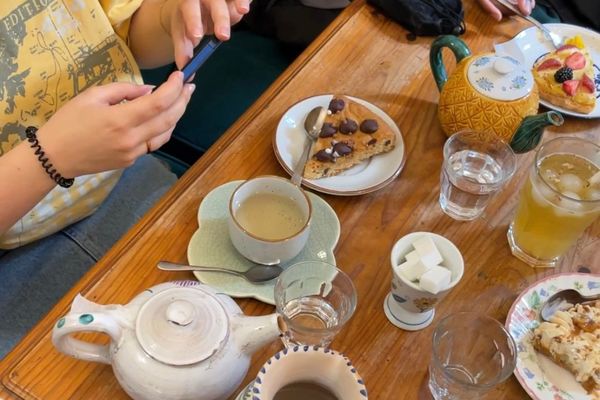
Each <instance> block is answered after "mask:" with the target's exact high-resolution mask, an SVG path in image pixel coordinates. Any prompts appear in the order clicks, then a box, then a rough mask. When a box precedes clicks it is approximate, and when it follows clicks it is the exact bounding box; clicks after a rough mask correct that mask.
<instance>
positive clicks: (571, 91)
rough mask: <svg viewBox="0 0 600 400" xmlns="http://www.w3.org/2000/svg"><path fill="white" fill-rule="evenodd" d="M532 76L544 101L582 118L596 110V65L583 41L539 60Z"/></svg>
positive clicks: (578, 39)
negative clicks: (580, 115)
mask: <svg viewBox="0 0 600 400" xmlns="http://www.w3.org/2000/svg"><path fill="white" fill-rule="evenodd" d="M532 72H533V77H534V78H535V81H536V83H537V86H538V89H539V91H540V97H541V98H542V100H546V101H547V102H549V103H551V104H554V105H556V106H559V107H562V108H565V109H567V110H571V111H576V112H578V113H582V114H589V113H590V112H592V111H593V110H594V107H595V105H596V87H595V85H594V63H593V61H592V59H591V57H590V54H589V52H588V50H587V49H586V47H585V45H584V44H583V40H581V37H579V36H576V37H574V38H572V39H570V40H568V41H567V44H565V45H564V46H561V47H560V48H558V49H556V50H555V51H553V52H550V53H548V54H546V55H545V56H543V57H542V58H540V59H539V60H538V61H537V62H536V63H535V65H534V66H533V71H532Z"/></svg>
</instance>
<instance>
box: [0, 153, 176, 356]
mask: <svg viewBox="0 0 600 400" xmlns="http://www.w3.org/2000/svg"><path fill="white" fill-rule="evenodd" d="M175 180H176V177H175V175H174V174H172V173H171V172H170V171H169V170H168V169H167V168H166V167H165V165H164V164H163V163H162V162H160V161H159V160H158V159H157V158H155V157H154V156H151V155H147V156H143V157H141V158H140V159H138V160H137V161H136V163H135V164H134V165H133V166H131V167H130V168H128V169H127V170H126V171H125V172H124V173H123V175H122V177H121V179H120V181H119V183H118V184H117V185H116V186H115V188H114V189H113V191H112V193H111V194H110V195H109V196H108V198H107V199H106V200H105V202H104V203H103V204H102V206H101V207H100V208H99V209H98V210H97V211H96V212H95V213H94V214H92V215H91V216H89V217H87V218H85V219H83V220H81V221H79V222H77V223H75V224H73V225H71V226H69V227H67V228H65V229H63V230H62V231H60V232H57V233H55V234H53V235H51V236H48V237H46V238H44V239H41V240H38V241H36V242H33V243H30V244H28V245H26V246H23V247H19V248H17V249H14V250H9V251H5V250H0V359H2V358H4V356H5V355H6V353H8V352H9V351H10V349H12V348H13V347H14V345H15V344H17V342H18V341H19V340H20V339H21V337H23V336H24V335H25V334H26V333H27V332H28V331H29V330H30V329H31V328H32V327H33V326H34V325H35V324H36V323H37V321H38V320H39V319H41V318H42V317H43V316H44V315H45V314H46V313H47V312H48V311H49V310H50V308H51V307H52V306H53V305H54V304H55V303H56V302H57V301H58V300H60V298H61V297H62V296H63V295H64V294H65V293H66V292H67V291H68V290H69V289H70V288H71V287H72V286H73V285H74V284H75V283H76V282H77V281H78V280H79V279H80V278H81V277H82V276H83V274H84V273H85V272H87V270H88V269H89V268H90V267H92V266H93V265H94V264H95V263H96V262H97V261H98V259H100V258H101V257H102V256H103V255H104V253H106V251H107V250H108V249H110V247H111V246H112V245H113V244H114V243H115V242H116V241H117V240H118V239H119V238H120V237H121V236H122V235H123V234H124V233H125V232H127V230H128V229H129V228H130V227H131V226H132V225H133V224H134V223H136V222H137V221H138V220H139V219H140V218H141V217H142V216H143V215H144V213H146V211H147V210H148V209H150V207H151V206H152V205H153V204H154V202H155V201H156V200H158V199H159V198H160V197H161V196H162V195H163V194H164V193H165V192H166V191H167V190H168V189H169V187H170V186H171V185H172V184H173V183H174V182H175Z"/></svg>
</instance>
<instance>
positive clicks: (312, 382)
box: [250, 346, 368, 400]
mask: <svg viewBox="0 0 600 400" xmlns="http://www.w3.org/2000/svg"><path fill="white" fill-rule="evenodd" d="M250 392H251V393H252V399H257V400H305V399H311V400H367V399H368V395H367V388H366V387H365V384H364V382H363V380H362V378H361V377H360V376H359V375H358V373H357V371H356V368H355V367H354V366H353V365H352V362H350V360H349V359H348V358H347V357H345V356H343V355H342V354H340V353H338V352H336V351H333V350H329V349H325V348H322V347H316V346H290V347H286V348H285V349H283V350H281V351H280V352H278V353H277V354H275V355H274V356H273V357H271V359H270V360H268V361H267V362H266V363H265V364H264V365H263V366H262V368H261V369H260V371H259V373H258V376H257V377H256V379H255V381H254V383H253V384H252V388H251V389H250Z"/></svg>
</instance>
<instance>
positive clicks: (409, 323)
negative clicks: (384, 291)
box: [383, 232, 464, 331]
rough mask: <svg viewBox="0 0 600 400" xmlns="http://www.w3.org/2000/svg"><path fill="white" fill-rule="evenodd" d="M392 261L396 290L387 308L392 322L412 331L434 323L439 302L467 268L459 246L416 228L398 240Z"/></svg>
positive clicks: (389, 296) (390, 294) (388, 298)
mask: <svg viewBox="0 0 600 400" xmlns="http://www.w3.org/2000/svg"><path fill="white" fill-rule="evenodd" d="M415 257H416V258H415ZM391 264H392V290H391V291H390V293H389V294H388V295H387V296H386V298H385V300H384V304H383V310H384V311H385V315H386V316H387V318H388V319H389V321H390V322H391V323H392V324H394V325H396V326H397V327H399V328H402V329H404V330H408V331H416V330H420V329H423V328H425V327H427V326H429V324H431V322H432V321H433V317H434V315H435V310H434V307H435V305H436V304H437V303H438V302H439V301H440V300H441V299H443V298H444V296H445V295H446V294H448V293H449V292H450V290H452V288H453V287H454V286H456V284H457V283H458V282H459V281H460V279H461V278H462V275H463V272H464V261H463V258H462V255H461V254H460V251H459V250H458V248H457V247H456V246H455V245H454V244H453V243H452V242H451V241H450V240H448V239H446V238H445V237H443V236H440V235H437V234H435V233H430V232H413V233H410V234H408V235H406V236H404V237H402V238H401V239H400V240H398V241H397V242H396V244H395V245H394V247H393V248H392V254H391Z"/></svg>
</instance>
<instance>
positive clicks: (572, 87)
mask: <svg viewBox="0 0 600 400" xmlns="http://www.w3.org/2000/svg"><path fill="white" fill-rule="evenodd" d="M578 86H579V81H578V80H575V79H571V80H570V81H565V82H563V84H562V88H563V90H564V91H565V93H566V94H568V95H569V96H575V92H577V87H578Z"/></svg>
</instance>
